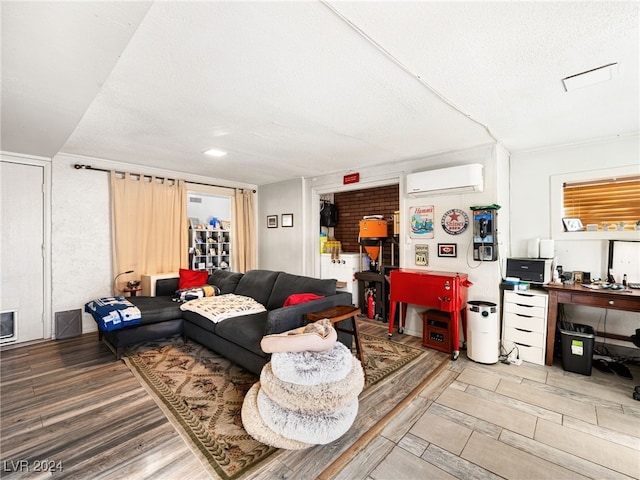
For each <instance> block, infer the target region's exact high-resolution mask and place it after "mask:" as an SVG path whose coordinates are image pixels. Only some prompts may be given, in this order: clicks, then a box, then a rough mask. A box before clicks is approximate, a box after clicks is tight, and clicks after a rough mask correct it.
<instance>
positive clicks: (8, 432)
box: [0, 320, 640, 480]
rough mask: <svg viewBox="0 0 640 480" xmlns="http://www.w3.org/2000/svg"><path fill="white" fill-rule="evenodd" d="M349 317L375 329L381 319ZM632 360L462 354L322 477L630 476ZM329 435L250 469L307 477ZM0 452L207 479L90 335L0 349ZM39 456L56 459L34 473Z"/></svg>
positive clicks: (89, 471) (637, 435)
mask: <svg viewBox="0 0 640 480" xmlns="http://www.w3.org/2000/svg"><path fill="white" fill-rule="evenodd" d="M360 325H361V331H363V332H365V333H369V334H373V335H383V336H384V335H386V325H385V324H381V323H379V322H371V321H366V320H361V321H360ZM393 340H395V341H400V342H402V343H407V344H411V345H414V346H420V344H421V341H420V339H418V338H416V337H410V336H407V335H398V334H395V335H394V337H393ZM631 368H632V373H633V375H634V378H635V380H628V379H623V378H621V377H619V376H617V375H605V374H603V373H601V372H598V371H596V370H594V372H593V375H592V376H590V377H587V376H584V375H578V374H573V373H569V372H565V371H564V370H562V368H561V367H560V366H559V365H555V366H553V367H543V366H537V365H531V364H526V363H525V364H523V365H521V366H515V365H504V364H496V365H480V364H477V363H475V362H472V361H469V360H467V359H466V357H465V356H464V354H462V355H461V357H460V358H459V359H458V360H457V361H455V362H452V361H448V362H447V365H446V368H444V369H443V370H441V371H440V373H439V374H438V375H437V376H436V377H435V378H434V379H433V380H432V381H431V382H430V383H429V384H428V385H427V387H426V388H425V389H424V390H422V391H421V392H420V394H419V395H418V396H416V397H415V398H414V399H413V400H412V401H411V402H410V403H409V404H408V405H407V406H406V408H404V409H403V410H402V411H401V412H400V413H399V414H398V415H396V416H395V417H394V418H393V419H392V420H391V421H390V422H389V423H388V424H387V425H386V427H385V428H384V429H382V430H381V432H380V434H379V435H375V436H373V439H372V440H371V442H370V443H368V444H366V445H363V446H362V449H359V450H358V452H357V454H356V455H354V456H353V458H352V459H351V461H350V462H349V463H346V466H344V468H341V470H339V471H338V473H337V474H335V475H332V476H331V478H339V479H365V480H386V479H389V480H404V479H418V478H419V479H423V478H429V479H430V478H460V479H468V478H479V479H482V478H514V479H538V478H607V479H609V478H611V479H615V478H640V402H638V401H636V400H633V398H632V396H631V392H632V390H633V387H634V386H635V385H636V384H640V369H638V368H636V367H631ZM403 389H404V390H403ZM409 389H410V385H406V386H405V385H403V384H402V381H400V380H396V381H395V382H393V383H391V384H390V386H389V388H387V389H386V391H385V389H380V390H379V391H376V392H375V393H374V394H373V395H370V398H369V399H367V402H366V404H367V405H369V404H371V405H372V406H371V407H368V406H367V407H366V408H368V410H366V412H363V414H364V413H366V415H363V416H366V417H372V416H373V415H375V410H376V408H375V404H376V403H379V404H383V403H389V402H391V403H393V402H397V398H394V397H393V396H390V395H389V390H398V391H399V392H400V393H401V394H403V393H402V392H404V391H408V390H409ZM363 404H365V402H363ZM363 421H365V419H364V418H363ZM334 443H335V442H334ZM335 447H336V446H335V445H333V444H332V445H327V446H324V447H316V448H314V449H311V450H309V451H303V452H299V453H298V454H296V453H295V452H292V453H291V454H290V455H281V456H277V457H276V459H275V460H274V461H273V462H271V464H269V465H265V466H264V467H263V468H261V469H260V471H259V472H255V473H254V474H253V475H252V478H265V479H305V480H306V479H309V478H313V477H314V476H318V475H321V474H322V472H323V470H324V469H325V468H326V467H327V466H328V465H329V464H330V463H331V461H332V460H331V459H332V458H335V457H336V455H335V454H333V453H332V451H333V450H335ZM0 460H1V461H2V462H1V463H0V476H2V478H41V477H42V478H44V477H46V476H49V473H53V474H54V475H53V476H54V477H59V478H78V479H84V478H87V479H89V478H91V479H94V478H105V479H107V478H108V479H112V478H113V479H115V478H127V479H144V478H154V479H158V478H166V479H174V478H175V479H200V478H208V477H207V474H206V473H205V471H204V470H203V468H202V467H201V465H200V464H199V462H198V460H197V459H196V458H195V456H194V455H193V454H192V453H191V451H190V450H189V448H188V447H187V446H186V444H185V443H184V442H183V440H182V439H181V438H180V436H179V435H178V434H177V433H176V431H175V430H174V429H173V427H172V426H171V424H170V423H169V422H168V421H167V420H166V418H165V417H164V415H163V413H162V412H161V411H160V409H159V408H158V407H157V406H156V405H155V403H154V401H153V400H152V399H151V398H150V397H149V396H148V395H147V393H146V391H145V390H144V389H143V388H142V387H141V386H140V385H139V384H138V382H137V381H136V380H135V378H134V377H133V375H132V374H131V373H130V372H129V370H128V369H127V367H126V366H125V365H124V363H122V362H117V361H114V358H113V355H112V353H111V352H110V351H109V350H108V349H107V348H106V347H105V346H104V345H103V344H102V343H100V342H98V341H97V338H96V336H95V335H92V334H88V335H84V336H82V337H79V338H77V339H69V340H62V341H53V342H45V343H42V344H38V345H33V346H25V347H19V348H15V349H9V350H3V351H2V352H1V353H0ZM38 460H50V461H56V462H61V463H60V465H61V466H62V467H63V470H62V471H61V472H60V471H54V472H35V471H34V468H35V465H36V463H35V462H36V461H38ZM19 461H23V462H26V463H18V462H19ZM51 465H53V466H55V465H57V464H51ZM310 466H311V467H310ZM40 467H41V469H42V465H40ZM325 477H326V475H325Z"/></svg>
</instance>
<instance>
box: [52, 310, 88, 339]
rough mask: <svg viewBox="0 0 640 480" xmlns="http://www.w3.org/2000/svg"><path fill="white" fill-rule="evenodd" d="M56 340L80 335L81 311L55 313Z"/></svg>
mask: <svg viewBox="0 0 640 480" xmlns="http://www.w3.org/2000/svg"><path fill="white" fill-rule="evenodd" d="M55 318H56V340H60V339H63V338H71V337H78V336H80V335H82V310H80V309H77V310H67V311H66V312H56V317H55Z"/></svg>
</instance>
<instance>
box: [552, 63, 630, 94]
mask: <svg viewBox="0 0 640 480" xmlns="http://www.w3.org/2000/svg"><path fill="white" fill-rule="evenodd" d="M617 77H618V64H617V63H610V64H608V65H603V66H602V67H598V68H593V69H591V70H587V71H586V72H581V73H576V74H575V75H571V76H570V77H566V78H563V79H562V84H563V85H564V90H565V92H569V91H572V90H577V89H578V88H584V87H589V86H591V85H596V84H597V83H602V82H607V81H609V80H613V79H614V78H617Z"/></svg>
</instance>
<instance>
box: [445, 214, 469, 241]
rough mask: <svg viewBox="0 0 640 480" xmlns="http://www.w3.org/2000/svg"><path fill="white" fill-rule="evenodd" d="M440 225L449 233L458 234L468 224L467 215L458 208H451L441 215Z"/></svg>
mask: <svg viewBox="0 0 640 480" xmlns="http://www.w3.org/2000/svg"><path fill="white" fill-rule="evenodd" d="M441 225H442V229H443V230H444V231H445V232H447V233H448V234H449V235H460V234H461V233H462V232H464V231H465V230H466V229H467V227H468V226H469V216H468V215H467V214H466V213H465V212H463V211H462V210H460V209H458V208H452V209H451V210H448V211H447V212H445V214H444V215H443V216H442V222H441Z"/></svg>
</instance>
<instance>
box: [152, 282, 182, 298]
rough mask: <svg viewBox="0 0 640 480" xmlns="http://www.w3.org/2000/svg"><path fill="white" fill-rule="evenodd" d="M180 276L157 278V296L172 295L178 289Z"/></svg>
mask: <svg viewBox="0 0 640 480" xmlns="http://www.w3.org/2000/svg"><path fill="white" fill-rule="evenodd" d="M179 280H180V279H179V278H178V277H171V278H159V279H158V280H156V293H155V296H157V297H165V296H167V297H170V296H171V295H173V294H174V293H175V291H176V290H178V281H179Z"/></svg>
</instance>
